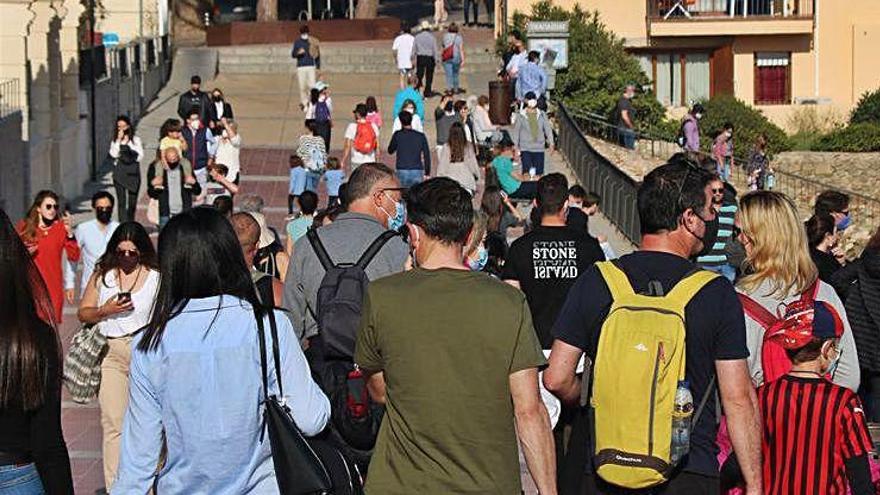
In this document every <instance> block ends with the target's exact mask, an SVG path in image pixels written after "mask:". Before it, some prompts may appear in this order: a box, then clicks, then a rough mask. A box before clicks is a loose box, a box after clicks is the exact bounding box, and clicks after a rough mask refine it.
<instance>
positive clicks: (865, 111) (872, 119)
mask: <svg viewBox="0 0 880 495" xmlns="http://www.w3.org/2000/svg"><path fill="white" fill-rule="evenodd" d="M866 122H867V123H872V124H878V125H880V89H878V90H876V91H873V92H866V93H865V94H863V95H862V97H861V98H860V99H859V102H858V104H856V108H855V109H853V111H852V114H851V115H850V117H849V123H850V124H862V123H866Z"/></svg>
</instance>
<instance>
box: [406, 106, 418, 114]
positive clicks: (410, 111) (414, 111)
mask: <svg viewBox="0 0 880 495" xmlns="http://www.w3.org/2000/svg"><path fill="white" fill-rule="evenodd" d="M404 110H405V111H407V112H409V113H412V114H414V113H416V109H415V108H413V107H407V108H404Z"/></svg>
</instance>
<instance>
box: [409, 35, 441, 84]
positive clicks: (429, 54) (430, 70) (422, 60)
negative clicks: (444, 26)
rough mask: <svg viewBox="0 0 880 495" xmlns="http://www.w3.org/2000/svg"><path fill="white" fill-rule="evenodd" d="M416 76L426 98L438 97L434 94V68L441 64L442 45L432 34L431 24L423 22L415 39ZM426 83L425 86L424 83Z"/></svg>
mask: <svg viewBox="0 0 880 495" xmlns="http://www.w3.org/2000/svg"><path fill="white" fill-rule="evenodd" d="M415 55H416V75H417V76H418V78H419V86H421V87H423V88H424V91H423V93H422V94H423V95H424V96H425V98H431V97H432V96H437V93H435V92H434V67H435V66H436V65H437V64H438V63H440V45H439V44H438V43H437V38H435V37H434V33H432V32H431V23H429V22H428V21H423V22H422V25H421V30H420V31H419V33H418V34H416V38H415ZM423 81H424V83H425V84H424V85H422V82H423Z"/></svg>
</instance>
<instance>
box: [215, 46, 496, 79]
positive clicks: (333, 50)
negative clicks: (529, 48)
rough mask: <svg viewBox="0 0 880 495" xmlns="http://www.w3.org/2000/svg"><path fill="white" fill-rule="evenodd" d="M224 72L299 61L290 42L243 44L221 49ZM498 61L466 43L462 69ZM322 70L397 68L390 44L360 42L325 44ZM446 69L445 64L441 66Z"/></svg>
mask: <svg viewBox="0 0 880 495" xmlns="http://www.w3.org/2000/svg"><path fill="white" fill-rule="evenodd" d="M217 51H218V55H219V67H218V68H219V72H220V73H221V74H227V75H228V74H290V73H293V72H295V71H296V64H295V63H294V61H293V59H292V58H291V57H290V46H289V45H240V46H226V47H219V48H218V49H217ZM497 65H498V58H497V57H496V56H495V54H494V53H492V52H491V51H490V50H489V49H488V48H485V47H467V46H466V47H465V64H464V66H463V67H462V73H464V74H471V73H477V72H485V71H486V69H487V68H493V67H496V66H497ZM321 70H322V71H323V72H327V73H332V74H389V73H395V72H396V71H397V68H396V66H395V64H394V61H393V60H392V55H391V42H390V41H389V42H388V43H387V46H381V47H380V46H363V45H359V44H356V43H335V44H334V43H323V44H321ZM437 71H438V72H442V68H440V67H438V68H437Z"/></svg>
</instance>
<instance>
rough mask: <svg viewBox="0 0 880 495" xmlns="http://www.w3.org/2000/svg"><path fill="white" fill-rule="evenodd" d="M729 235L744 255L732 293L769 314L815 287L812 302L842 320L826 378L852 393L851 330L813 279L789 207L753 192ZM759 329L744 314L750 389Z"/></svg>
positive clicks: (827, 289) (758, 380)
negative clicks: (831, 370)
mask: <svg viewBox="0 0 880 495" xmlns="http://www.w3.org/2000/svg"><path fill="white" fill-rule="evenodd" d="M734 225H735V228H734V233H735V234H736V236H737V239H738V240H739V242H740V243H742V245H743V247H744V248H745V252H746V260H745V264H746V265H747V266H746V267H745V268H746V270H745V271H746V273H748V275H746V276H744V277H743V278H741V279H740V280H739V281H738V282H737V291H739V292H740V293H741V294H745V295H746V296H749V297H750V298H751V299H752V300H754V301H755V302H757V303H758V304H760V305H761V306H763V307H764V308H765V309H767V310H768V311H769V312H770V313H772V314H778V313H777V312H778V311H780V309H781V308H783V307H784V305H786V304H790V303H792V302H794V301H797V300H798V299H800V297H801V295H802V294H804V293H805V292H806V291H808V290H812V288H813V284H814V283H817V284H818V289H817V290H816V300H817V301H825V302H827V303H828V304H830V305H831V306H833V307H834V309H835V310H836V311H837V313H838V314H839V315H840V318H841V319H842V320H843V326H844V329H843V336H842V337H841V338H840V344H839V349H840V350H841V355H840V361H839V364H838V367H837V369H836V371H835V372H834V374H833V376H832V381H833V382H834V383H836V384H837V385H840V386H842V387H846V388H848V389H850V390H853V391H856V390H857V389H858V387H859V380H860V376H859V359H858V355H857V354H856V344H855V340H854V339H853V333H852V329H851V328H850V325H849V321H848V320H847V318H846V310H845V309H844V307H843V304H842V303H841V301H840V299H839V298H838V297H837V293H836V292H835V291H834V289H833V288H832V287H831V286H830V285H828V284H826V283H825V282H822V281H821V280H819V279H818V276H819V274H818V271H817V270H816V265H814V264H813V260H812V259H811V258H810V250H809V246H808V244H807V234H806V231H805V229H804V224H803V222H802V221H801V220H800V216H799V215H798V212H797V208H796V207H795V205H794V203H793V202H792V201H791V199H789V198H788V197H787V196H785V195H784V194H782V193H778V192H774V191H754V192H751V193H749V194H747V195H745V196H744V197H743V198H742V199H741V200H740V205H739V211H738V212H737V216H736V221H735V224H734ZM763 338H764V329H763V327H762V326H761V325H760V324H759V323H758V322H757V321H756V320H754V319H753V318H751V317H750V316H749V314H748V312H746V341H747V344H748V348H749V360H748V361H749V370H750V374H751V376H752V380H753V381H754V383H755V385H756V386H759V385H761V384H762V383H764V372H763V369H762V367H761V347H762V343H763Z"/></svg>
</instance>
